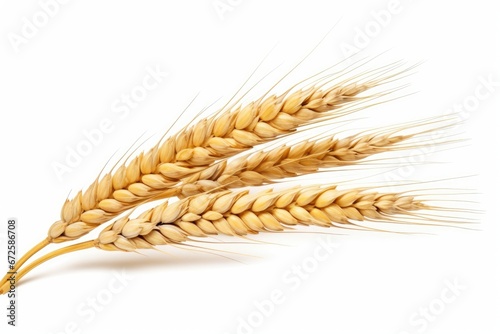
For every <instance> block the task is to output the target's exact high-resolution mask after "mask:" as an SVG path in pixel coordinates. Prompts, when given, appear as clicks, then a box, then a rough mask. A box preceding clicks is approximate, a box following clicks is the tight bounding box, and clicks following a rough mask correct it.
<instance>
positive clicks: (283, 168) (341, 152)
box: [175, 118, 454, 197]
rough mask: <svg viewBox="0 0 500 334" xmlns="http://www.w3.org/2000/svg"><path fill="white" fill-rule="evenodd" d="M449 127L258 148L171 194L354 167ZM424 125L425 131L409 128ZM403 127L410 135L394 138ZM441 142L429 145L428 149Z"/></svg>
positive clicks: (443, 123)
mask: <svg viewBox="0 0 500 334" xmlns="http://www.w3.org/2000/svg"><path fill="white" fill-rule="evenodd" d="M453 124H454V123H452V119H451V118H450V119H448V118H434V119H429V120H424V121H421V122H415V123H410V124H405V125H401V126H396V127H391V128H389V129H386V130H384V129H381V130H379V131H377V132H374V133H370V132H368V133H361V134H357V135H352V136H349V137H345V138H336V137H326V138H323V139H321V138H315V139H312V140H305V141H301V142H299V143H297V144H295V145H282V146H279V147H276V148H274V149H271V150H261V151H258V152H254V153H251V154H248V155H244V156H240V157H236V158H235V159H233V160H231V161H227V160H223V161H220V162H218V163H216V164H214V165H212V166H210V167H208V168H206V169H204V170H203V171H201V172H197V173H193V174H191V175H189V176H187V177H186V178H184V179H182V183H181V184H180V185H179V186H178V187H177V193H176V194H175V195H176V196H177V197H187V196H192V195H195V194H199V193H203V192H207V191H211V190H214V189H219V190H220V189H224V188H226V189H227V188H238V187H245V186H260V185H263V184H269V183H273V182H275V181H276V180H279V179H284V178H290V177H296V176H300V175H305V174H311V173H315V172H317V171H318V170H320V169H322V168H333V167H341V166H350V165H354V164H357V163H358V162H359V161H361V160H363V159H365V158H367V157H369V156H372V155H374V154H377V153H383V152H390V151H396V150H405V149H409V148H415V147H421V146H423V145H425V142H424V141H423V139H422V138H420V141H418V142H417V143H416V144H413V143H408V144H406V145H402V142H404V141H407V140H409V139H410V138H414V137H416V136H420V135H423V134H427V133H429V132H435V131H439V130H442V129H444V128H447V127H449V126H452V125H453ZM429 125H430V128H427V129H422V130H421V131H417V130H415V129H417V128H419V127H425V126H429ZM408 129H412V131H413V132H412V133H410V134H400V133H401V132H403V131H405V130H408ZM445 143H446V142H444V141H443V142H440V143H438V142H436V141H434V142H433V144H434V145H437V144H445Z"/></svg>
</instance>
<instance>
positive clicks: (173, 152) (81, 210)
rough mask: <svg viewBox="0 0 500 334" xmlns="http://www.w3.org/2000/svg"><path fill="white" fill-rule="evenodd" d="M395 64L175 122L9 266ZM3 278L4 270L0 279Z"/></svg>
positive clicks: (326, 111)
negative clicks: (175, 127) (184, 123)
mask: <svg viewBox="0 0 500 334" xmlns="http://www.w3.org/2000/svg"><path fill="white" fill-rule="evenodd" d="M396 67H397V66H396ZM396 67H395V66H389V67H382V68H380V69H378V70H375V71H369V72H366V73H365V74H364V76H363V74H362V75H353V76H351V77H348V78H346V79H344V78H343V80H341V81H340V82H335V83H332V81H335V80H332V79H330V77H329V76H326V78H328V79H329V80H328V81H326V82H325V81H324V78H325V77H323V78H321V79H319V80H316V81H315V82H313V83H312V84H311V85H309V86H306V87H304V88H302V89H300V88H296V87H294V88H295V90H292V89H290V90H288V91H286V92H284V93H283V94H281V95H268V94H266V95H264V96H263V97H262V98H260V99H258V100H257V101H255V102H253V103H249V104H247V105H246V106H245V107H236V106H234V105H233V106H230V107H227V108H223V109H221V110H220V111H219V112H218V113H216V114H215V115H214V116H212V117H209V118H206V119H202V120H201V121H199V122H198V123H197V124H195V125H193V126H191V127H186V128H184V129H182V130H181V131H180V132H179V133H177V134H176V135H174V136H172V137H169V138H168V139H166V140H165V141H163V142H162V141H160V142H158V143H157V144H156V145H155V146H154V147H153V148H151V149H150V150H149V151H147V152H146V153H141V154H139V155H138V156H136V157H135V158H133V159H132V160H131V161H130V162H129V163H128V164H125V163H124V164H122V165H121V166H119V167H118V168H116V169H115V170H113V171H112V172H109V173H106V174H105V175H104V176H102V177H100V176H98V177H97V178H96V179H95V181H94V182H93V183H92V184H91V185H90V186H89V187H88V188H87V189H86V191H85V192H82V191H80V192H78V194H77V195H76V196H75V197H74V198H73V199H67V200H66V201H65V203H64V204H63V206H62V209H61V219H60V220H58V221H56V222H55V223H53V224H52V226H51V227H50V228H49V231H48V236H47V238H46V239H44V240H42V241H41V242H40V243H38V244H37V245H35V246H34V247H33V248H32V249H30V250H29V251H28V252H27V253H26V254H25V255H24V256H23V257H22V258H21V259H20V260H19V261H18V262H17V264H16V266H15V268H14V270H17V269H19V268H20V267H21V266H22V265H23V264H24V263H25V262H26V261H27V260H28V259H29V258H30V257H31V256H33V255H34V254H36V253H37V252H38V251H40V250H41V249H43V248H44V247H46V246H47V245H49V244H50V243H59V242H65V241H70V240H75V239H78V238H80V237H82V236H83V235H85V234H87V233H89V232H90V231H92V230H93V229H95V228H96V227H98V226H99V225H101V224H102V223H104V222H107V221H109V220H110V219H112V218H114V217H116V216H118V215H119V214H121V213H123V212H125V211H126V210H128V209H131V208H134V207H136V206H138V205H140V204H142V203H145V202H148V201H151V200H155V199H159V198H168V197H171V196H175V195H176V194H178V190H177V189H175V187H176V186H177V185H178V184H179V182H180V181H181V180H182V179H183V178H186V177H187V176H189V175H191V174H193V173H200V172H203V171H204V170H206V168H207V167H208V166H209V165H210V164H213V163H214V162H216V161H217V160H222V159H226V158H228V157H231V156H233V155H235V154H237V153H240V152H243V151H245V150H249V149H251V148H252V147H254V146H255V145H257V144H261V143H265V142H269V141H271V140H274V139H276V138H279V137H283V136H285V135H289V134H291V133H293V132H296V131H297V130H298V129H300V128H301V127H303V126H305V125H311V124H316V123H319V122H323V123H324V122H327V121H328V120H331V119H333V118H336V117H339V116H342V115H345V114H349V113H351V112H353V111H355V110H356V109H355V108H354V107H352V108H351V109H349V106H350V105H351V106H355V105H356V104H357V103H360V102H363V101H368V100H370V99H373V98H376V97H379V96H382V95H384V94H385V93H377V94H372V95H363V93H364V92H366V91H368V90H369V89H372V88H374V87H377V86H380V85H382V84H384V83H387V82H390V81H392V80H393V79H394V77H395V76H397V75H399V74H400V73H402V72H404V71H402V72H400V73H394V69H395V68H396ZM346 73H349V72H348V71H346ZM346 73H342V74H341V75H340V76H339V77H337V78H335V79H338V78H342V75H344V74H346ZM337 81H338V80H337ZM386 93H387V92H386ZM359 108H363V107H359ZM7 278H8V275H5V276H4V277H3V279H2V281H0V284H3V283H4V282H5V281H6V280H7Z"/></svg>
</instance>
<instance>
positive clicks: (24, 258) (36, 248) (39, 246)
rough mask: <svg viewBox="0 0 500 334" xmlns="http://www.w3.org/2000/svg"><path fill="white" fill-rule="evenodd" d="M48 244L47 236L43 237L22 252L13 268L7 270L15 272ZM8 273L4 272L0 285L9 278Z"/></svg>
mask: <svg viewBox="0 0 500 334" xmlns="http://www.w3.org/2000/svg"><path fill="white" fill-rule="evenodd" d="M49 244H50V240H49V238H48V237H47V238H45V239H43V240H42V241H41V242H39V243H38V244H36V245H35V246H34V247H33V248H31V249H30V250H29V251H28V252H27V253H26V254H24V255H23V256H22V257H21V259H20V260H19V261H17V262H16V265H15V266H14V268H13V269H11V270H9V271H10V272H16V271H17V270H18V269H19V268H20V267H21V266H22V265H23V264H24V263H25V262H26V261H28V260H29V259H30V258H31V257H32V256H33V255H35V254H36V253H37V252H39V251H40V250H42V249H43V248H44V247H45V246H47V245H49ZM10 275H11V274H9V273H7V274H5V276H4V277H3V278H2V280H1V281H0V286H3V285H4V284H5V283H6V282H7V280H8V279H9V278H10Z"/></svg>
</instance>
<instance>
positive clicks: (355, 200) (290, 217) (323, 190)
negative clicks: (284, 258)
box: [0, 186, 431, 292]
mask: <svg viewBox="0 0 500 334" xmlns="http://www.w3.org/2000/svg"><path fill="white" fill-rule="evenodd" d="M430 208H431V207H429V206H427V205H426V204H424V203H423V202H422V201H420V200H417V199H415V198H414V197H413V196H411V195H403V194H398V193H379V192H375V191H367V190H364V189H346V190H339V189H337V187H336V186H308V187H295V188H291V189H285V190H281V191H274V192H273V191H272V190H267V191H263V192H259V193H256V194H250V193H249V192H248V191H247V190H244V191H237V192H233V191H219V192H215V193H207V194H198V195H195V196H192V197H188V198H185V199H181V200H179V201H176V202H174V203H172V204H169V203H168V201H165V202H164V203H162V204H160V205H158V206H156V207H154V208H152V209H150V210H147V211H145V212H143V213H142V214H140V215H139V216H138V217H137V218H133V219H132V218H129V217H123V218H120V219H118V220H116V221H115V222H113V223H112V224H110V225H109V226H108V227H107V228H106V229H104V230H103V231H102V232H101V233H100V234H99V236H98V238H97V239H95V240H91V241H86V242H83V243H79V244H76V245H71V246H68V247H64V248H61V249H58V250H56V251H54V252H52V253H48V254H46V255H45V256H42V257H41V258H40V259H38V260H36V261H34V262H32V263H31V264H30V265H28V266H26V268H24V269H22V270H21V271H20V272H19V274H18V275H17V279H18V281H19V280H20V279H21V278H22V277H23V276H24V275H26V274H27V273H28V272H29V271H30V270H32V269H33V268H35V267H37V266H38V265H40V264H41V263H43V262H45V261H47V260H49V259H51V258H54V257H56V256H59V255H62V254H65V253H69V252H73V251H77V250H82V249H86V248H91V247H97V248H100V249H103V250H113V251H136V250H138V249H148V248H154V247H155V246H159V245H169V244H183V243H185V242H188V241H194V240H195V239H196V238H198V237H207V236H208V235H216V234H224V235H229V236H243V235H246V234H255V233H260V232H266V231H268V232H269V231H273V232H281V231H284V230H286V229H289V228H290V227H293V226H296V225H316V226H321V227H332V226H346V225H349V224H353V222H354V221H363V220H369V221H387V220H391V217H392V219H395V220H396V221H397V217H398V216H404V215H409V214H410V212H412V211H417V210H424V209H430ZM5 288H6V287H2V289H0V290H1V291H0V292H5V291H6V290H5Z"/></svg>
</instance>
